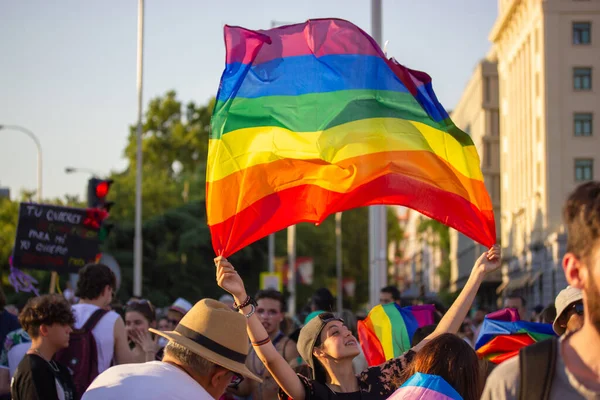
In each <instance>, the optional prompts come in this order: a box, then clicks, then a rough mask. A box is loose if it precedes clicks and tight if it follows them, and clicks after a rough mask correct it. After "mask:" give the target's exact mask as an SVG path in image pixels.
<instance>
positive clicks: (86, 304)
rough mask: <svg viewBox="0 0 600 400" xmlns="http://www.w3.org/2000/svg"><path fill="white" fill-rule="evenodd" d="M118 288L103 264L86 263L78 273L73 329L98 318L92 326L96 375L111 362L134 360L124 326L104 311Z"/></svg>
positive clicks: (114, 277)
mask: <svg viewBox="0 0 600 400" xmlns="http://www.w3.org/2000/svg"><path fill="white" fill-rule="evenodd" d="M116 286H117V278H116V276H115V274H114V272H112V271H111V269H110V268H108V267H107V266H106V265H104V264H88V265H86V266H84V267H83V268H81V269H80V270H79V280H78V281H77V288H76V291H75V296H77V297H78V298H79V302H78V303H77V304H75V305H74V306H73V313H74V314H75V325H74V327H75V329H82V328H83V326H84V325H85V324H86V322H87V321H88V320H91V318H95V319H97V318H99V319H97V321H96V323H95V325H94V326H93V327H91V328H90V329H91V331H92V334H93V336H94V339H95V341H96V348H97V364H98V374H101V373H102V372H103V371H105V370H106V369H108V367H110V366H111V363H112V362H113V359H114V362H115V363H116V364H126V363H131V362H134V361H135V357H134V354H133V352H132V351H131V350H130V349H129V341H128V339H127V332H126V330H125V323H124V322H123V319H122V318H121V316H120V315H119V314H117V313H116V312H115V311H107V310H106V309H107V308H108V307H109V306H110V304H111V302H112V300H113V297H114V294H115V290H116Z"/></svg>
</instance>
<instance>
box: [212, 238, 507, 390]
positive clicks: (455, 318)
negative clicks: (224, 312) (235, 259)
mask: <svg viewBox="0 0 600 400" xmlns="http://www.w3.org/2000/svg"><path fill="white" fill-rule="evenodd" d="M215 265H216V266H217V283H218V284H219V286H220V287H222V288H223V289H225V290H227V291H228V292H229V293H231V294H232V295H233V297H234V299H235V301H236V304H238V309H239V311H240V312H241V313H243V314H244V315H245V316H246V319H247V325H248V327H247V329H248V335H249V336H250V340H251V342H252V345H253V346H254V349H255V351H256V353H257V354H258V356H259V357H260V359H261V361H262V362H263V363H264V365H265V367H266V368H267V369H268V370H269V372H270V373H271V375H273V377H274V378H275V380H276V381H277V383H278V384H279V386H280V388H281V389H280V392H279V398H280V399H294V400H305V399H315V400H316V399H338V400H341V399H357V398H362V399H386V398H388V397H389V396H390V395H391V394H392V393H393V392H394V391H395V390H396V389H397V383H396V381H397V379H396V377H397V376H398V375H399V374H400V373H401V372H402V371H403V370H404V369H405V368H407V366H408V365H409V364H410V362H411V361H412V360H413V359H414V358H415V355H416V354H417V353H418V352H419V351H420V350H421V349H422V348H423V346H424V345H426V344H427V343H428V342H429V341H431V340H433V339H434V338H435V337H438V336H439V335H441V334H443V333H456V332H457V331H458V329H459V327H460V325H461V323H462V322H463V320H464V318H465V317H466V316H467V313H468V311H469V309H470V307H471V304H472V303H473V300H474V298H475V295H476V294H477V290H478V289H479V287H480V285H481V283H482V282H483V279H484V277H485V275H486V274H487V273H489V272H492V271H494V270H496V269H498V268H499V266H500V248H499V246H494V247H493V248H491V249H490V250H489V251H486V252H485V253H483V254H482V255H481V256H480V257H479V259H478V260H477V261H476V263H475V265H474V266H473V270H472V271H471V275H470V276H469V279H468V281H467V283H466V284H465V286H464V288H463V290H462V291H461V293H460V294H459V296H458V298H457V300H456V301H455V302H454V304H453V305H452V307H450V309H449V310H448V312H447V313H446V314H445V315H444V317H443V318H442V320H441V321H440V323H439V324H438V326H437V328H436V330H435V331H434V333H433V334H432V335H430V336H429V337H428V338H426V339H425V340H423V341H422V342H421V343H420V344H419V345H417V346H416V347H413V348H412V349H410V350H408V351H407V352H406V353H404V354H402V355H401V356H399V357H397V358H393V359H391V360H389V361H387V362H386V363H384V364H382V365H379V366H376V367H371V368H368V369H366V370H365V371H363V372H362V373H360V374H358V375H355V374H354V371H353V366H352V360H353V359H354V358H355V357H356V356H357V355H358V354H359V353H360V350H359V344H358V341H357V340H356V338H355V337H354V336H352V333H351V332H350V330H349V329H348V328H347V327H346V326H345V325H344V322H343V321H342V320H341V319H340V318H338V317H336V316H335V315H334V314H332V313H330V312H326V313H322V314H319V315H318V316H316V317H315V318H313V319H312V320H310V321H309V322H308V323H307V324H306V325H305V326H304V327H303V328H302V329H301V331H300V336H299V338H298V352H299V353H300V355H301V356H302V358H303V359H304V361H305V362H306V363H307V364H308V365H309V366H310V367H311V370H312V375H311V376H310V377H306V376H303V375H297V374H296V373H295V372H294V370H293V369H292V367H290V365H289V364H288V363H287V361H286V360H285V359H284V358H283V357H281V355H280V354H279V353H278V352H277V351H276V349H275V347H274V346H273V345H272V343H271V342H270V339H269V336H268V334H267V332H266V331H265V328H264V327H263V326H262V324H261V322H260V320H259V319H258V318H257V317H256V315H255V312H256V302H255V301H254V300H253V299H252V298H251V297H250V296H248V295H247V294H246V289H245V287H244V282H243V281H242V279H241V277H240V276H239V275H238V273H237V272H236V270H235V268H234V267H233V265H231V264H230V263H229V262H228V261H227V260H226V259H224V258H222V257H217V258H216V259H215ZM459 340H460V339H459ZM465 345H466V344H465Z"/></svg>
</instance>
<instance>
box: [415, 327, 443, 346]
mask: <svg viewBox="0 0 600 400" xmlns="http://www.w3.org/2000/svg"><path fill="white" fill-rule="evenodd" d="M436 328H437V324H431V325H425V326H422V327H420V328H417V330H416V331H415V333H414V334H413V337H412V341H411V343H410V344H411V347H415V346H416V345H418V344H419V343H421V342H422V341H423V340H424V339H425V338H426V337H427V336H429V335H431V334H432V333H433V332H435V329H436Z"/></svg>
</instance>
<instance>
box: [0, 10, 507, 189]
mask: <svg viewBox="0 0 600 400" xmlns="http://www.w3.org/2000/svg"><path fill="white" fill-rule="evenodd" d="M370 7H371V2H370V1H369V0H279V1H275V0H271V1H263V0H252V1H238V0H230V1H207V0H172V1H166V0H146V16H145V50H144V52H145V54H144V104H146V103H147V102H148V100H149V99H150V98H152V97H155V96H157V95H160V94H164V93H165V92H166V91H167V90H170V89H175V90H176V91H177V93H178V97H179V98H180V99H181V100H183V101H184V102H187V101H189V100H194V101H196V102H199V103H203V102H205V101H207V100H208V99H209V98H210V97H211V96H214V95H215V94H216V90H217V88H218V84H219V79H220V76H221V72H222V70H223V67H224V57H225V49H224V45H223V33H222V28H223V25H224V24H231V25H240V26H244V27H247V28H251V29H268V28H270V25H271V21H272V20H276V21H281V22H302V21H305V20H307V19H309V18H324V17H337V18H343V19H347V20H349V21H352V22H353V23H355V24H357V25H358V26H360V27H361V28H363V29H364V30H366V31H367V32H370V30H371V16H370V10H371V8H370ZM383 14H384V15H383V40H384V41H386V40H388V41H389V45H388V48H387V51H388V55H390V56H393V57H395V58H396V59H397V60H398V61H399V62H400V63H402V64H404V65H406V66H408V67H411V68H414V69H419V70H423V71H426V72H427V73H429V74H430V75H431V76H432V78H433V85H434V89H435V91H436V93H437V95H438V97H439V99H440V101H441V102H442V104H443V105H444V106H445V107H446V108H447V109H451V108H452V107H454V105H455V104H456V103H457V101H458V100H459V98H460V95H461V93H462V90H463V88H464V86H465V84H466V83H467V81H468V79H469V77H470V76H471V73H472V71H473V68H474V67H475V65H476V64H477V62H478V61H479V60H480V59H481V58H483V57H484V56H485V54H486V53H487V51H488V50H489V48H490V43H489V42H488V40H487V37H488V33H489V31H490V29H491V27H492V25H493V23H494V20H495V18H496V15H497V2H496V1H494V0H383ZM136 46H137V1H136V0H119V1H101V0H95V1H91V0H90V1H82V0H55V1H47V0H23V1H15V0H0V124H4V125H9V124H15V125H21V126H24V127H26V128H28V129H30V130H31V131H33V132H34V133H35V134H36V135H37V136H38V137H39V139H40V141H41V143H42V150H43V153H44V170H43V183H44V189H43V194H44V197H45V198H46V197H55V196H62V195H64V194H66V193H69V194H79V195H80V196H81V197H82V198H84V196H83V194H84V190H85V185H86V182H87V176H86V175H85V174H70V175H67V174H65V173H64V168H65V167H67V166H73V167H79V168H88V169H92V170H94V171H97V172H98V173H99V174H107V173H109V172H110V171H111V170H120V169H123V168H124V167H125V166H126V163H125V161H124V159H123V149H124V147H125V143H126V139H127V135H128V126H129V125H130V124H132V123H135V121H136V118H137V117H136V115H137V114H136V113H137V111H136V110H137V103H136V102H137V97H136ZM36 182H37V181H36V151H35V147H34V144H33V142H32V141H31V140H30V139H29V138H27V137H26V136H25V135H23V134H21V133H19V132H14V131H8V130H0V186H8V187H9V188H10V189H11V197H12V198H15V197H16V196H17V195H18V193H19V191H20V190H21V189H23V188H25V189H35V188H36V185H37V183H36Z"/></svg>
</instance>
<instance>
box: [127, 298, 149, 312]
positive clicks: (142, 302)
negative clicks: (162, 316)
mask: <svg viewBox="0 0 600 400" xmlns="http://www.w3.org/2000/svg"><path fill="white" fill-rule="evenodd" d="M138 304H139V305H145V306H148V307H149V308H150V310H151V311H152V312H154V306H153V305H152V303H151V302H150V300H146V299H139V300H129V301H128V302H127V304H126V306H127V307H130V306H136V305H138Z"/></svg>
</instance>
